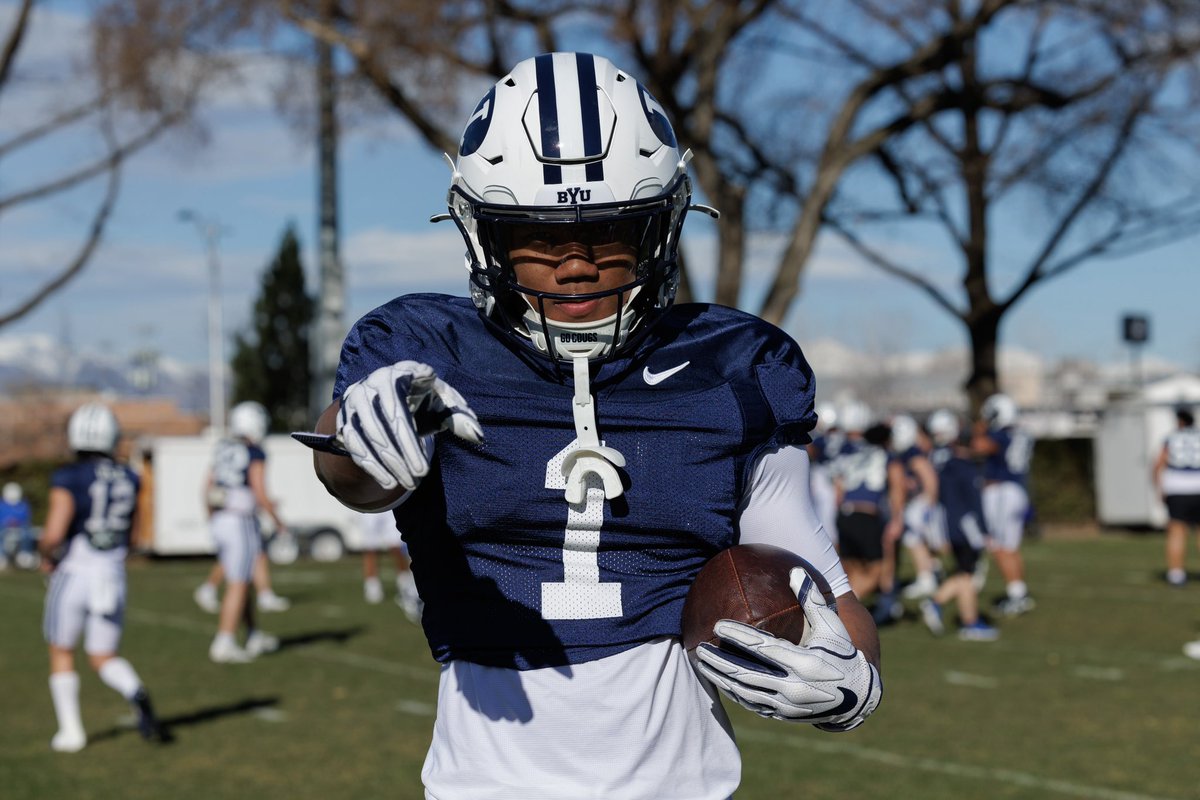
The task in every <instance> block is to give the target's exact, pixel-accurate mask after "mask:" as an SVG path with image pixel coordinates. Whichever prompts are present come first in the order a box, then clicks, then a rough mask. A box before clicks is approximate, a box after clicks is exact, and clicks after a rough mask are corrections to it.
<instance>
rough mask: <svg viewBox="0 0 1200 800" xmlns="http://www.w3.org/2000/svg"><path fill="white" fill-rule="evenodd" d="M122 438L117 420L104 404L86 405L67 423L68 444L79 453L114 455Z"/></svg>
mask: <svg viewBox="0 0 1200 800" xmlns="http://www.w3.org/2000/svg"><path fill="white" fill-rule="evenodd" d="M120 437H121V427H120V426H119V425H118V424H117V418H116V417H115V416H114V415H113V413H112V411H111V410H110V409H109V407H108V406H106V405H104V404H102V403H85V404H84V405H82V406H80V407H79V408H77V409H75V412H74V413H73V414H71V418H70V419H69V420H68V421H67V444H68V445H69V446H70V448H71V449H72V450H74V451H75V452H77V453H81V452H87V453H104V454H106V455H112V452H113V450H115V449H116V447H117V440H118V439H119V438H120Z"/></svg>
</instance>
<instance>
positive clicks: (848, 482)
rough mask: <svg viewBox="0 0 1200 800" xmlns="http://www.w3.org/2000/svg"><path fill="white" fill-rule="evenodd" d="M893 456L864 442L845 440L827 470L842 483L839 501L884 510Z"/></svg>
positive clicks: (874, 445) (878, 447) (875, 445)
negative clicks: (872, 506) (869, 505)
mask: <svg viewBox="0 0 1200 800" xmlns="http://www.w3.org/2000/svg"><path fill="white" fill-rule="evenodd" d="M891 461H892V456H891V455H890V454H889V453H888V451H887V450H885V449H884V448H882V447H880V446H879V445H877V444H871V443H869V442H867V441H866V440H865V439H847V440H846V443H845V444H843V445H842V449H841V452H840V453H839V454H838V456H837V458H835V459H834V460H833V464H832V466H831V467H830V469H831V470H832V471H833V474H834V476H835V477H837V478H838V479H839V480H840V481H841V485H842V501H843V502H846V503H869V504H871V505H875V506H878V507H879V508H880V510H883V507H884V501H885V498H886V495H887V489H888V464H889V463H891Z"/></svg>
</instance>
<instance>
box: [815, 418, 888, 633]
mask: <svg viewBox="0 0 1200 800" xmlns="http://www.w3.org/2000/svg"><path fill="white" fill-rule="evenodd" d="M838 418H839V420H840V421H841V424H842V431H843V433H844V435H845V440H844V441H843V443H842V446H841V450H840V452H839V453H838V455H837V457H836V458H835V459H834V460H833V462H832V463H831V465H830V471H831V472H832V474H833V482H834V486H835V488H836V490H837V502H838V522H837V528H838V538H839V542H840V545H839V546H840V553H841V559H842V564H843V565H844V566H845V569H846V573H847V574H848V575H849V579H850V588H851V589H853V590H854V594H855V596H857V597H866V596H867V595H870V594H871V593H873V592H878V595H879V596H878V598H877V600H876V603H875V608H874V616H875V622H876V623H877V624H882V623H884V622H888V621H892V620H893V615H894V614H896V612H899V613H900V614H903V612H904V609H903V607H902V606H900V604H899V603H898V602H897V601H896V597H895V585H894V583H893V582H892V579H893V577H894V576H893V572H894V569H893V570H891V571H888V572H887V573H886V574H885V569H884V558H885V553H884V550H885V544H884V543H885V541H886V542H890V543H891V544H892V545H894V544H895V543H896V542H898V541H899V539H900V534H901V533H902V532H903V530H904V485H903V480H904V472H903V469H902V468H901V466H900V464H899V463H898V462H897V461H896V460H895V459H894V458H892V457H891V456H890V455H889V453H888V451H887V446H886V445H887V440H888V432H887V427H886V426H880V425H872V424H871V421H872V420H871V410H870V409H869V408H868V407H867V406H866V405H865V404H864V403H861V402H857V401H855V402H851V403H848V404H846V406H845V407H844V408H842V409H841V411H840V412H839V414H838ZM889 546H890V545H889ZM894 563H895V561H894V559H893V560H892V564H893V565H894ZM885 579H886V583H885Z"/></svg>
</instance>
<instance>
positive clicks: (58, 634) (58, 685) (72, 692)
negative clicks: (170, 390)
mask: <svg viewBox="0 0 1200 800" xmlns="http://www.w3.org/2000/svg"><path fill="white" fill-rule="evenodd" d="M119 437H120V428H119V427H118V425H117V419H116V417H115V416H113V413H112V411H110V410H109V408H108V407H107V406H104V405H101V404H99V403H88V404H86V405H83V406H80V407H79V408H78V409H76V410H75V412H74V413H73V414H71V418H70V420H68V423H67V442H68V444H69V445H70V447H71V450H72V451H74V453H75V460H74V461H73V462H72V463H70V464H68V465H67V466H64V467H61V468H59V469H57V470H55V472H54V474H53V475H52V477H51V479H50V500H49V509H48V511H47V513H46V524H45V527H44V529H43V532H42V538H41V541H40V542H39V543H38V548H39V549H40V550H41V555H42V569H43V570H44V571H45V572H47V573H49V575H50V581H49V588H48V590H47V592H46V610H45V617H44V621H43V632H44V634H45V637H46V643H47V644H48V645H49V648H50V697H51V699H52V700H53V702H54V713H55V715H56V716H57V717H58V732H57V733H55V734H54V738H53V739H51V740H50V747H51V748H52V749H54V750H56V751H58V752H60V753H74V752H78V751H79V750H82V749H83V748H84V746H85V745H86V744H87V734H86V733H85V732H84V728H83V718H82V716H81V714H80V712H79V674H78V673H76V672H75V647H76V646H77V645H78V643H79V639H80V638H81V637H82V638H83V647H84V650H85V651H86V652H87V655H88V661H89V663H90V664H91V665H92V669H94V670H96V674H97V675H99V676H100V680H101V681H103V682H104V684H105V685H106V686H108V687H110V688H112V689H113V690H114V691H116V692H117V693H118V694H120V695H121V696H122V697H123V698H125V699H126V700H127V701H129V703H130V704H131V705H132V706H133V708H134V711H135V712H136V713H137V718H138V731H139V732H140V733H141V735H142V737H143V738H145V739H147V740H150V741H155V742H168V741H170V740H171V734H170V733H169V732H168V730H167V728H166V727H165V726H164V725H163V724H162V723H161V722H160V721H159V720H158V718H157V717H156V716H155V715H154V709H153V707H152V706H151V704H150V696H149V694H147V692H146V687H145V686H144V685H143V684H142V679H141V678H140V677H138V674H137V672H136V671H135V670H134V668H133V665H131V664H130V663H129V662H128V661H126V660H125V659H124V658H122V657H121V656H120V655H118V652H117V651H118V648H119V647H120V644H121V633H122V631H123V628H124V619H125V596H126V586H125V557H126V556H127V555H128V553H129V537H130V531H131V530H132V528H133V524H134V518H135V515H136V514H137V493H138V476H137V474H136V473H135V472H134V471H133V470H132V469H130V468H129V467H128V466H126V465H125V464H121V463H118V462H117V461H115V460H114V459H113V452H114V451H115V449H116V446H117V440H118V439H119Z"/></svg>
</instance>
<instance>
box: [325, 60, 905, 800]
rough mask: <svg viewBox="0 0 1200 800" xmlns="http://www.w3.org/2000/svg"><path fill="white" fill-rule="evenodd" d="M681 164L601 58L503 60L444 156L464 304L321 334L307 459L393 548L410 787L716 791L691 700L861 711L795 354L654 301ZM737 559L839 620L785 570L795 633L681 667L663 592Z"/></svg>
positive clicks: (705, 719) (794, 710)
mask: <svg viewBox="0 0 1200 800" xmlns="http://www.w3.org/2000/svg"><path fill="white" fill-rule="evenodd" d="M688 160H689V154H688V153H686V152H682V151H681V150H680V149H679V147H678V145H677V143H676V139H675V134H674V132H673V130H672V128H671V125H670V123H669V122H668V121H667V117H666V115H665V113H664V111H663V108H662V106H660V105H659V104H658V102H656V101H655V99H654V97H653V96H652V95H651V94H650V93H649V92H648V91H647V90H646V89H645V87H643V86H642V85H641V84H640V83H638V81H637V80H636V79H635V78H634V77H633V76H632V75H630V74H628V73H626V72H623V71H621V70H619V69H617V68H616V67H615V66H613V65H612V64H611V63H610V62H609V61H608V60H606V59H604V58H601V57H598V56H592V55H588V54H584V53H553V54H545V55H541V56H537V57H536V58H532V59H529V60H527V61H523V62H521V63H520V64H518V65H517V66H516V67H514V68H513V70H512V72H511V73H510V74H508V75H506V76H505V77H504V78H502V79H501V80H500V81H499V82H498V83H497V84H496V85H495V86H494V87H493V88H491V89H490V90H489V91H488V92H487V94H486V95H485V96H484V97H483V99H482V100H481V101H480V102H479V104H478V106H477V107H476V109H475V112H474V113H473V114H472V115H471V118H470V120H469V121H468V124H467V126H466V129H465V131H464V132H463V136H462V139H461V141H460V144H459V152H458V158H457V159H456V160H454V161H453V167H454V172H453V176H452V180H451V187H450V192H449V196H448V201H449V212H450V213H449V216H450V218H452V219H453V220H454V221H455V223H456V224H457V225H458V226H459V228H460V230H461V232H462V234H463V237H464V240H465V242H466V246H467V265H468V267H469V269H470V290H471V297H470V299H467V298H457V297H449V296H444V295H429V294H424V295H408V296H403V297H399V298H396V299H395V300H392V301H390V302H388V303H386V304H385V305H383V306H381V307H379V308H377V309H376V310H374V311H372V312H370V313H369V314H367V315H366V316H365V317H364V318H363V319H361V320H359V321H358V323H357V324H355V325H354V327H353V329H352V330H351V332H350V334H349V335H348V337H347V339H346V341H345V344H344V346H343V349H342V358H341V363H340V365H339V368H338V374H337V380H336V385H335V388H334V398H335V399H334V402H333V403H332V404H331V405H330V406H329V408H328V409H327V410H326V411H325V412H324V414H322V416H321V418H320V420H319V422H318V425H317V429H318V431H319V432H320V433H323V434H327V435H329V436H330V437H331V438H330V439H329V440H328V441H325V442H324V443H322V441H320V440H317V439H314V440H313V441H314V442H315V443H316V444H317V446H318V447H324V448H326V451H320V450H318V452H317V454H316V469H317V473H318V475H319V476H320V478H321V480H322V481H323V482H324V483H325V485H326V486H327V487H328V488H329V489H330V491H331V492H332V493H333V494H334V495H336V496H337V497H339V498H340V499H341V500H342V501H343V502H344V503H346V504H347V505H350V506H351V507H354V508H358V509H360V510H366V511H379V510H384V509H389V508H391V509H394V510H395V515H396V518H397V520H398V522H399V527H400V530H401V531H403V532H404V537H405V541H406V542H407V543H408V548H409V554H410V555H411V557H412V569H413V574H414V575H415V577H416V580H417V585H418V587H419V588H420V592H421V597H422V598H423V599H424V600H425V609H424V614H423V617H422V625H423V627H424V630H425V634H426V636H427V638H428V640H429V645H430V648H431V650H432V653H433V656H434V658H435V659H436V660H437V661H439V662H441V664H442V665H443V667H442V671H441V678H440V687H439V692H438V708H437V718H436V722H435V723H434V730H433V741H432V744H431V745H430V749H429V753H428V755H427V757H426V760H425V765H424V768H423V770H422V779H423V781H424V784H425V787H426V793H427V795H428V796H430V797H438V798H442V800H453V798H462V797H472V798H479V797H491V798H517V797H520V798H523V799H525V800H536V799H537V798H563V797H610V798H655V800H675V799H678V800H682V798H688V799H689V800H703V799H704V798H711V799H712V800H717V799H718V798H720V799H721V800H724V798H728V797H729V796H730V795H731V794H732V793H733V791H734V789H735V788H736V787H737V785H738V782H739V780H740V770H741V766H740V765H741V759H740V755H739V753H738V750H737V746H736V744H735V742H734V738H733V733H732V728H731V726H730V722H729V719H728V717H727V716H726V715H725V712H724V710H723V709H722V707H721V704H720V703H719V702H716V691H715V690H714V689H713V687H714V686H715V687H718V688H719V690H720V691H721V692H723V693H724V694H725V695H726V696H727V697H729V698H731V699H733V700H734V701H736V702H738V703H741V704H742V705H744V706H746V707H748V708H750V709H753V710H754V711H756V712H757V713H760V714H762V715H764V716H767V717H773V718H778V719H784V720H793V721H798V722H804V723H811V724H814V725H815V726H817V727H819V728H821V729H823V730H829V731H842V730H849V729H850V728H853V727H856V726H857V725H859V724H860V723H862V722H863V720H865V719H866V718H867V716H868V715H869V714H870V713H871V712H872V711H873V710H874V709H875V707H876V705H877V704H878V703H879V700H880V697H881V694H882V687H881V684H880V681H879V671H878V663H879V644H878V637H877V634H876V631H875V628H874V625H873V624H872V622H871V618H870V615H869V614H867V613H866V611H865V609H864V608H863V607H862V605H861V604H860V603H859V602H858V601H857V599H856V598H855V597H854V594H853V593H852V592H850V591H848V582H847V580H846V576H845V574H844V572H843V571H842V569H841V566H840V565H839V563H838V559H837V556H836V554H835V552H834V549H833V546H832V544H831V543H830V541H829V538H828V537H827V536H826V535H825V534H824V532H823V531H822V530H821V524H820V522H819V521H818V520H817V518H816V515H815V514H814V512H813V509H812V503H811V500H810V497H809V492H808V482H809V475H808V472H809V470H808V464H809V462H808V455H807V453H806V452H805V449H804V446H805V445H806V444H807V443H808V441H809V431H810V430H811V429H812V427H813V424H814V422H815V419H814V414H813V395H814V384H813V376H812V373H811V371H810V369H809V367H808V364H807V362H806V361H805V359H804V356H803V355H802V354H801V352H800V349H799V347H798V346H797V345H796V344H795V343H794V342H793V341H792V340H791V339H790V338H789V337H788V336H787V335H786V334H784V333H783V332H782V331H780V330H778V329H777V328H775V327H773V326H771V325H768V324H766V323H764V322H763V321H762V320H760V319H757V318H755V317H752V316H750V315H747V314H742V313H740V312H737V311H734V310H731V309H728V308H722V307H718V306H712V305H702V304H695V305H683V306H677V305H673V300H674V295H675V289H676V285H677V281H678V270H679V265H678V252H677V250H678V246H679V233H680V229H681V226H682V224H683V221H684V216H685V214H686V213H687V211H688V210H689V208H692V207H693V206H692V205H691V183H690V180H689V178H688V175H687V162H688ZM485 435H486V438H485ZM401 501H403V504H402V505H401V504H400V503H401ZM737 542H770V543H775V544H778V545H781V546H784V547H788V548H791V549H792V550H794V551H795V552H797V553H799V554H800V555H802V556H803V557H804V558H806V559H808V560H809V561H810V562H812V563H813V564H814V565H816V567H817V569H818V570H819V571H820V572H822V573H823V574H824V576H825V577H826V579H827V580H828V581H829V583H830V584H831V585H832V586H833V587H834V591H835V593H836V595H837V603H836V605H835V604H833V603H829V604H826V602H825V601H824V599H823V598H822V595H821V592H819V591H813V590H812V589H813V587H814V584H813V581H812V579H811V578H809V577H808V576H807V575H806V574H805V573H804V572H803V570H795V571H793V574H792V575H791V576H790V577H791V579H792V583H793V588H794V589H795V591H796V592H797V595H798V597H799V598H801V599H802V605H803V608H804V609H805V612H806V617H807V622H808V625H807V628H806V634H805V638H804V640H803V641H802V642H801V643H800V644H792V643H790V642H787V641H784V640H780V639H777V638H775V637H773V636H771V635H770V634H767V633H765V632H763V631H760V630H757V629H755V628H751V627H748V626H745V625H741V624H738V623H735V622H732V621H729V620H723V621H721V622H718V623H717V625H716V627H715V633H716V634H717V635H718V636H720V637H721V639H722V640H723V641H724V642H725V643H726V644H727V646H728V647H729V648H731V649H736V650H738V651H742V652H746V653H749V654H752V655H753V656H755V657H756V658H755V659H745V658H739V657H736V656H730V655H728V654H727V653H726V652H725V651H722V650H718V649H717V648H714V647H711V646H709V645H706V644H702V645H700V648H699V649H698V650H697V657H698V659H699V666H698V667H697V668H696V670H698V671H699V672H701V673H702V674H703V676H704V679H701V678H700V676H698V674H697V671H696V670H693V668H692V666H691V663H690V662H689V659H688V657H687V655H686V654H685V652H684V649H683V646H682V644H681V642H680V638H679V637H680V621H681V610H682V605H683V601H684V598H685V596H686V594H687V590H688V587H689V585H690V583H691V581H692V579H693V578H694V576H695V575H696V573H697V572H698V571H699V569H700V567H701V566H702V565H703V564H704V563H705V562H706V561H707V560H708V559H709V558H710V557H712V556H713V555H714V554H716V553H717V552H719V551H720V550H722V549H724V548H726V547H729V546H731V545H733V544H735V543H737ZM787 577H788V576H781V578H783V579H787Z"/></svg>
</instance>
